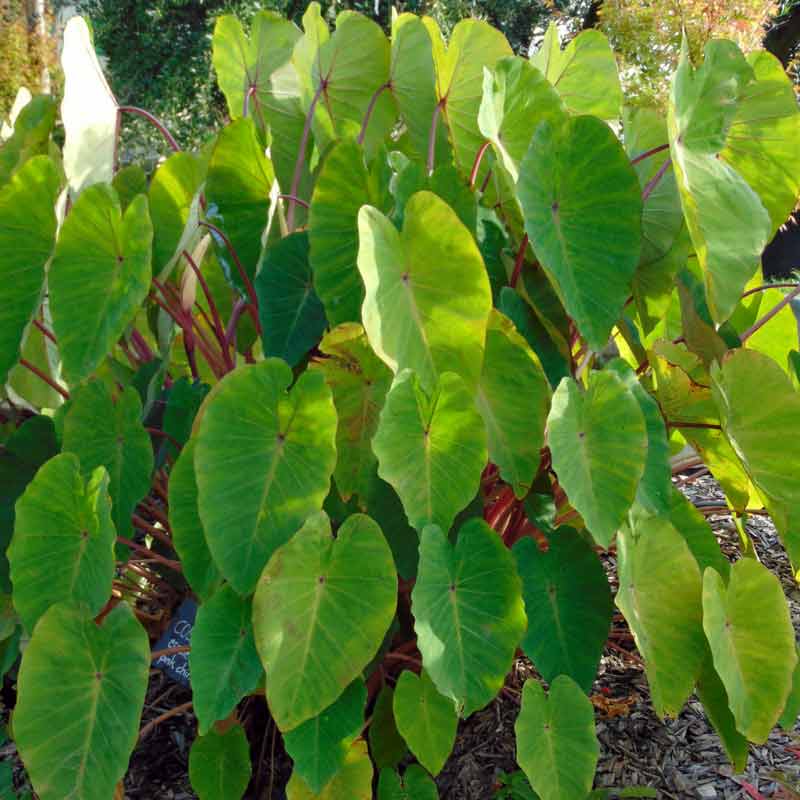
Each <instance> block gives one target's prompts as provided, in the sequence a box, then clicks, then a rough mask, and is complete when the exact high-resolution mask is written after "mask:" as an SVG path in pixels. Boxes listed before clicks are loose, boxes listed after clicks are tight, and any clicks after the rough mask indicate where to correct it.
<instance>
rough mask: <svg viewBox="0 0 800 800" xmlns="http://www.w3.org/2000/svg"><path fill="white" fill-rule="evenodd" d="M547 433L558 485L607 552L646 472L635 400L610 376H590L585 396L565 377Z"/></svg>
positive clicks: (641, 423)
mask: <svg viewBox="0 0 800 800" xmlns="http://www.w3.org/2000/svg"><path fill="white" fill-rule="evenodd" d="M547 431H548V433H547V438H548V444H549V445H550V451H551V454H552V459H553V468H554V469H555V471H556V474H557V475H558V481H559V483H560V484H561V485H562V486H563V487H564V490H565V491H566V493H567V496H568V497H569V500H570V503H572V505H573V506H574V507H575V508H576V509H577V510H578V511H579V512H580V514H581V516H582V517H583V518H584V520H585V521H586V526H587V528H588V529H589V532H590V533H591V534H592V536H593V537H594V539H595V541H596V542H597V543H598V544H599V545H602V546H603V547H608V545H609V544H610V543H611V540H612V539H613V537H614V533H615V532H616V530H617V528H618V527H619V525H620V523H621V522H622V520H623V518H624V517H625V514H626V513H627V511H628V509H629V508H630V507H631V504H632V503H633V500H634V498H635V496H636V491H637V487H638V485H639V480H640V478H641V477H642V474H643V472H644V468H645V459H646V457H647V430H646V427H645V420H644V415H643V414H642V411H641V408H640V407H639V403H638V402H637V400H636V397H635V396H634V395H633V393H632V392H631V391H630V390H629V389H628V388H627V387H626V386H625V384H624V383H623V382H622V380H621V379H620V378H619V377H618V376H617V375H616V374H615V373H614V372H591V373H589V386H588V388H587V389H586V391H585V392H583V391H581V389H580V387H579V386H578V384H577V383H576V382H575V381H574V380H572V379H571V378H564V379H563V380H562V381H561V383H560V384H559V386H558V389H556V391H555V393H554V394H553V402H552V405H551V408H550V416H549V417H548V418H547ZM611 465H613V469H610V468H609V467H610V466H611Z"/></svg>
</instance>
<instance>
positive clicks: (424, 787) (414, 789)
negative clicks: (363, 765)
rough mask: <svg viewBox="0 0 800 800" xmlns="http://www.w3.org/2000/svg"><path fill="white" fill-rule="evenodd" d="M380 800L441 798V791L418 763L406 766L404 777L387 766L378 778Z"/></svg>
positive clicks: (432, 799)
mask: <svg viewBox="0 0 800 800" xmlns="http://www.w3.org/2000/svg"><path fill="white" fill-rule="evenodd" d="M378 800H439V791H438V790H437V788H436V784H435V783H434V782H433V780H432V779H431V776H430V775H428V773H427V772H425V770H424V769H422V767H420V766H419V765H417V764H411V765H409V766H408V767H406V771H405V772H404V773H403V776H402V777H400V775H398V774H397V773H396V772H395V771H394V770H393V769H389V768H388V767H386V768H384V769H382V770H381V772H380V777H379V779H378Z"/></svg>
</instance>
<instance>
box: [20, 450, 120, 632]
mask: <svg viewBox="0 0 800 800" xmlns="http://www.w3.org/2000/svg"><path fill="white" fill-rule="evenodd" d="M80 467H81V465H80V462H79V461H78V458H77V457H76V456H74V455H73V454H71V453H62V454H61V455H58V456H55V458H51V459H50V460H49V461H48V462H47V463H46V464H45V465H44V466H43V467H41V469H40V470H39V471H38V472H37V473H36V476H35V477H34V479H33V480H32V481H31V482H30V483H29V484H28V488H27V489H26V490H25V493H24V494H23V495H22V497H21V498H20V499H19V500H18V501H17V505H16V520H15V522H14V537H13V539H12V540H11V546H10V547H9V549H8V560H9V563H10V565H11V582H12V583H13V585H14V607H15V608H16V609H17V611H18V612H19V615H20V617H21V618H22V621H23V623H24V624H25V627H26V628H27V629H28V631H29V632H31V631H33V629H34V626H35V625H36V621H37V620H38V619H39V617H41V616H42V614H44V613H45V611H47V609H48V608H49V607H50V606H51V605H53V603H58V602H62V601H63V602H71V603H75V604H79V603H84V604H86V606H88V609H89V611H90V612H91V613H92V614H97V613H98V612H99V611H100V609H101V608H102V607H103V605H104V604H105V602H106V600H108V598H109V595H110V594H111V579H112V577H113V575H114V541H115V538H116V537H115V534H114V523H113V522H112V521H111V501H110V499H109V496H108V475H107V473H106V471H105V470H104V469H103V468H102V467H98V468H97V469H96V470H95V471H94V472H93V473H91V475H90V476H89V477H88V479H87V480H84V478H82V477H81V469H80Z"/></svg>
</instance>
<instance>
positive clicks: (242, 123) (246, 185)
mask: <svg viewBox="0 0 800 800" xmlns="http://www.w3.org/2000/svg"><path fill="white" fill-rule="evenodd" d="M274 180H275V173H274V171H273V169H272V163H271V162H270V160H269V159H268V158H267V157H266V156H265V155H264V147H263V145H262V144H261V143H260V142H259V140H258V134H257V133H256V126H255V123H254V122H253V120H252V119H249V118H248V119H239V120H236V121H235V122H232V123H231V124H230V125H228V126H227V127H226V128H223V129H222V130H221V131H220V133H219V136H218V137H217V143H216V145H215V146H214V152H213V153H212V154H211V159H210V161H209V162H208V175H207V176H206V184H205V194H206V199H207V201H208V202H209V203H211V204H213V205H214V206H215V207H216V215H217V216H218V217H219V220H220V221H221V222H220V226H221V227H222V228H223V229H224V230H225V233H226V234H227V236H228V239H230V242H231V244H232V245H233V249H234V250H235V251H236V254H237V256H238V257H239V261H240V262H241V264H242V267H243V268H244V270H245V272H247V274H248V276H249V277H250V278H253V276H254V275H255V274H256V266H257V264H258V260H259V257H260V256H261V237H262V235H263V233H264V229H265V228H266V227H267V214H268V212H269V206H270V190H271V189H272V184H273V182H274ZM219 255H220V258H221V259H223V260H224V261H225V262H226V263H227V265H228V271H229V274H230V276H231V280H232V281H233V283H234V284H235V285H236V286H238V287H239V288H240V289H242V290H243V289H244V286H243V284H242V279H241V276H240V275H239V270H238V268H237V267H236V264H235V262H234V261H233V260H232V257H231V256H230V255H229V254H228V252H227V250H225V249H223V248H220V250H219Z"/></svg>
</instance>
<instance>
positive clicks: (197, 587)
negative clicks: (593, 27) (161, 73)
mask: <svg viewBox="0 0 800 800" xmlns="http://www.w3.org/2000/svg"><path fill="white" fill-rule="evenodd" d="M212 47H213V62H214V66H215V69H216V73H217V80H218V83H219V86H220V88H221V90H222V91H223V93H224V94H225V96H226V98H227V101H228V109H229V114H230V122H229V124H227V125H226V126H225V127H224V128H223V129H222V130H220V131H219V133H218V135H217V136H216V138H215V139H214V140H213V141H212V142H210V143H209V145H208V146H207V147H206V148H204V149H203V150H202V151H201V152H196V153H190V152H184V151H181V150H180V148H179V144H178V143H177V142H176V141H175V140H174V139H173V138H172V137H171V136H170V135H169V133H168V132H167V131H166V130H164V129H163V126H161V125H160V123H159V121H158V120H156V119H154V118H152V117H151V116H150V115H149V114H148V113H147V112H146V111H143V110H141V109H137V108H131V107H120V106H118V105H117V103H116V101H115V99H114V97H113V96H112V95H111V93H110V91H109V89H108V87H107V85H106V83H105V80H104V78H103V74H102V71H101V69H100V66H99V64H98V61H97V58H96V57H95V54H94V51H93V48H92V45H91V38H90V35H89V31H88V28H87V25H86V23H85V22H84V21H83V20H82V19H81V18H80V17H76V18H74V19H72V20H71V21H70V22H69V24H68V26H67V30H66V35H65V45H64V53H63V65H64V72H65V78H66V89H65V98H64V102H63V104H62V106H61V109H60V120H61V124H63V128H64V134H65V143H64V148H63V151H59V149H58V147H57V146H56V145H55V143H54V141H53V138H52V133H53V129H54V125H55V121H56V118H57V116H58V111H57V109H56V108H55V107H54V105H53V103H52V101H51V100H50V99H49V98H47V97H33V98H31V99H30V100H29V102H28V103H27V105H24V107H23V108H22V109H21V110H19V113H18V114H16V116H15V119H14V120H13V122H8V123H7V124H6V127H5V128H4V142H3V143H2V144H1V145H0V277H2V280H0V381H1V383H2V394H3V398H2V406H1V410H2V411H1V413H2V417H0V421H2V428H0V436H2V439H1V441H2V447H0V470H1V471H2V477H0V503H1V505H0V513H1V514H2V526H0V541H1V542H2V556H1V557H0V590H1V591H2V594H0V606H1V607H2V615H1V616H0V636H1V637H2V640H1V641H0V663H1V664H2V669H3V671H4V672H5V673H6V675H7V678H6V679H7V681H9V682H10V683H11V684H13V685H15V686H16V690H17V695H16V696H17V701H16V707H15V708H14V709H13V710H12V712H11V716H10V720H9V731H10V735H11V736H12V738H13V740H14V742H15V743H16V746H17V748H18V751H19V755H20V757H21V759H22V762H23V764H24V766H25V768H26V770H27V772H28V775H29V777H30V781H31V784H32V787H33V789H34V791H35V792H36V794H37V796H38V797H39V798H41V800H64V798H83V799H84V800H110V799H111V798H112V797H114V796H120V795H119V792H121V786H120V784H121V782H122V781H123V779H124V776H125V773H126V769H127V765H128V761H129V758H130V756H131V753H132V751H133V749H134V748H135V746H136V743H137V739H138V737H139V736H140V729H141V715H142V709H143V702H144V698H145V693H146V689H147V684H148V675H149V670H150V665H151V661H152V659H153V658H156V657H158V656H160V655H163V654H164V653H163V651H162V652H161V653H158V654H155V653H154V652H153V641H154V640H155V639H156V638H157V637H158V636H159V635H160V634H161V633H162V632H163V627H159V626H158V625H157V624H156V623H154V620H156V621H157V620H159V619H163V620H168V619H169V617H170V615H172V614H173V613H175V610H176V608H177V607H178V605H179V604H180V603H181V601H182V600H183V599H184V598H186V597H192V598H193V599H194V600H195V601H196V602H197V603H198V604H199V610H198V611H197V616H196V620H195V624H194V631H193V635H192V638H191V644H190V645H185V646H184V645H181V646H178V647H176V648H171V649H170V651H171V652H172V653H173V654H174V653H175V652H178V651H188V652H189V656H188V658H189V666H190V680H191V688H192V706H193V712H194V714H195V716H196V718H197V729H198V736H197V739H196V740H195V742H194V745H193V747H192V752H191V757H190V764H189V769H190V776H191V780H192V784H193V786H194V788H195V791H196V792H197V794H198V796H199V797H200V798H203V800H205V798H213V799H215V800H218V799H219V798H222V797H224V798H225V800H229V799H230V798H238V797H241V796H242V795H243V794H245V793H246V792H248V791H249V792H250V793H251V794H250V796H255V794H254V793H255V792H256V790H257V789H258V788H259V781H258V779H257V778H254V779H252V780H251V770H252V768H251V753H252V754H253V755H254V756H257V755H258V753H259V752H261V751H262V749H263V744H262V741H263V737H264V726H263V717H262V718H261V720H262V722H261V724H260V727H259V724H258V719H259V718H258V717H254V716H253V715H251V714H246V713H241V711H242V709H241V703H242V701H243V700H245V699H246V698H248V697H250V698H251V699H250V700H248V701H247V707H248V708H250V707H253V704H258V703H260V704H261V705H262V706H263V704H264V699H261V698H265V701H266V706H267V707H268V710H269V714H270V715H271V719H272V720H274V726H275V727H274V728H272V730H277V731H278V732H279V733H280V735H281V736H282V741H283V746H284V748H285V750H286V752H287V753H288V755H289V757H290V758H291V760H292V762H293V764H294V767H293V772H292V775H291V779H290V780H289V783H288V786H287V787H286V792H287V796H288V797H289V798H290V800H301V799H306V798H315V797H319V798H326V799H327V800H334V799H335V798H356V799H358V800H360V799H361V798H371V797H375V796H377V797H378V798H381V800H384V799H386V798H412V797H413V798H435V797H436V796H437V788H436V785H435V782H434V778H435V777H436V775H437V774H438V773H439V772H440V771H441V770H442V768H443V766H444V764H445V761H446V760H447V758H448V755H449V754H450V752H451V749H452V747H453V743H454V740H455V736H456V729H457V724H458V720H459V719H465V718H467V717H468V716H469V715H471V714H473V713H474V712H476V711H479V710H480V709H482V708H484V707H485V706H486V705H487V704H489V703H490V702H491V701H492V700H493V698H495V697H496V696H497V695H498V693H499V692H501V691H506V692H509V693H512V694H513V693H514V692H515V689H514V688H513V686H512V687H507V686H506V685H505V684H506V681H507V679H508V676H509V673H510V671H511V668H512V664H513V663H514V660H515V659H516V658H518V657H520V656H521V655H523V654H524V655H525V656H527V658H529V659H530V661H531V662H532V663H533V666H534V667H535V673H534V672H532V671H530V670H529V674H532V675H534V677H529V678H528V680H527V682H526V683H525V684H524V687H522V691H521V698H520V702H521V707H520V711H519V717H518V719H517V723H516V737H517V741H516V748H517V761H518V763H519V766H520V767H521V769H522V771H523V772H524V774H525V776H526V777H527V780H528V782H529V784H530V786H531V787H532V789H533V791H534V792H535V793H536V794H537V795H538V796H539V797H540V798H542V800H583V799H584V798H587V797H589V796H590V793H591V791H592V783H593V776H594V771H595V766H596V762H597V759H598V751H599V746H598V740H597V737H596V734H595V730H594V714H593V710H592V703H591V701H590V698H589V693H590V692H591V689H592V685H593V682H594V680H595V677H596V674H597V668H598V664H599V661H600V657H601V653H602V651H603V649H604V646H605V645H606V642H607V640H608V639H609V635H611V637H612V644H613V645H615V646H617V647H619V645H617V644H616V642H614V641H613V640H614V638H615V637H617V636H618V633H619V632H620V630H621V629H622V628H624V626H625V625H627V628H628V629H629V630H630V632H631V634H632V637H633V640H634V641H635V644H636V647H637V648H638V651H639V653H640V655H641V658H642V660H643V663H644V667H645V670H646V675H647V680H648V682H649V686H650V695H651V698H652V703H653V706H654V708H655V711H656V712H657V714H658V715H660V716H661V717H667V716H669V717H674V716H676V715H677V714H678V713H680V711H681V709H682V708H683V706H684V704H685V703H686V701H687V699H688V698H689V697H690V695H692V693H693V692H696V693H697V696H698V697H699V699H700V701H701V702H702V704H703V706H704V707H705V709H706V712H707V714H708V717H709V720H710V722H711V723H712V724H713V726H714V727H715V728H716V730H717V732H718V733H719V736H720V738H721V740H722V744H723V745H724V747H725V750H726V751H727V753H728V756H729V757H730V759H731V761H732V763H733V765H734V768H735V769H736V770H742V769H743V768H744V765H745V762H746V759H747V752H748V742H755V743H763V742H764V741H765V739H766V738H767V736H768V735H769V733H770V731H771V730H772V729H773V727H774V726H775V725H776V724H777V723H780V724H781V725H783V726H788V727H791V726H792V725H793V724H794V721H795V719H796V717H797V715H798V708H799V707H800V690H799V689H798V687H800V681H799V680H797V679H795V677H794V676H795V669H796V664H797V655H796V648H795V637H794V632H793V628H792V622H791V620H790V616H789V610H788V607H787V601H786V598H785V597H784V593H783V590H782V587H781V584H780V583H779V581H778V579H777V578H776V577H775V576H774V575H773V574H772V573H771V572H770V571H769V570H768V569H767V568H766V567H765V566H764V565H763V564H762V563H761V562H760V561H759V559H758V557H757V554H756V551H755V549H754V544H753V541H752V540H751V537H750V534H749V532H748V528H747V520H748V517H749V516H750V515H753V514H765V513H768V514H769V515H770V516H771V518H772V520H773V521H774V523H775V526H776V527H777V530H778V533H779V535H780V539H781V542H782V543H783V546H784V547H785V548H786V551H787V553H788V558H789V560H790V561H791V564H792V568H793V570H794V571H796V570H798V569H800V511H798V509H800V455H798V453H800V448H798V447H797V442H798V441H800V395H799V394H798V388H797V387H798V380H799V379H800V375H799V373H798V369H800V353H798V351H797V328H796V322H795V319H794V316H793V313H792V308H791V301H792V300H793V299H794V298H795V297H797V296H798V295H799V294H800V287H798V286H797V285H795V284H794V283H788V284H776V285H764V284H763V283H762V282H761V281H760V278H759V273H758V265H759V256H760V253H761V251H762V250H763V248H764V246H765V245H766V244H767V242H768V241H769V240H770V239H771V237H772V235H773V234H774V232H775V231H776V230H777V228H778V227H779V225H780V224H781V223H782V222H783V220H784V219H785V218H786V217H787V216H788V214H789V213H790V212H791V211H792V209H793V208H794V205H795V203H796V201H797V197H798V191H799V190H800V186H799V185H798V181H799V180H800V173H798V170H797V164H798V163H800V114H799V113H798V109H797V103H796V100H795V97H794V94H793V92H792V87H791V84H790V82H789V80H788V79H787V78H786V76H785V75H784V74H783V72H782V70H781V67H780V65H779V64H778V62H777V61H775V59H774V58H772V56H770V55H768V54H767V53H762V52H757V53H751V54H749V55H748V56H744V55H743V54H742V53H741V52H740V51H739V50H738V49H737V48H736V46H735V45H733V44H732V43H730V42H726V41H714V42H711V43H710V44H709V45H708V46H707V48H706V51H705V56H704V58H703V60H702V62H701V63H698V64H692V63H691V62H690V60H689V57H688V55H687V54H686V53H684V55H683V57H682V59H681V62H680V65H679V67H678V69H677V71H676V73H675V75H674V76H673V78H672V88H671V94H670V98H669V107H668V109H667V111H666V114H665V115H664V114H661V113H660V112H659V111H657V110H655V109H649V108H635V109H634V108H631V107H629V106H627V105H626V104H625V98H624V96H623V93H622V90H621V88H620V81H619V78H618V75H617V70H616V65H615V61H614V56H613V54H612V52H611V50H610V48H609V45H608V43H607V42H606V40H605V39H604V38H603V36H602V35H601V34H599V33H597V32H595V31H588V32H584V33H581V34H580V35H579V36H578V37H577V38H575V39H574V40H573V41H572V42H570V43H569V45H568V46H567V47H566V49H563V50H562V49H561V45H560V43H559V41H558V36H557V34H556V32H555V30H554V29H553V30H551V32H550V33H549V34H548V36H547V37H546V39H545V43H544V46H543V49H542V50H541V51H540V52H538V53H536V54H535V55H534V56H533V57H532V58H531V59H530V60H526V59H523V58H519V57H516V56H513V55H512V53H511V49H510V47H509V46H508V43H507V42H506V40H505V38H504V37H503V35H502V34H501V33H500V32H499V31H497V30H494V29H493V28H491V27H490V26H489V25H487V24H486V23H484V22H480V21H477V20H465V21H462V22H461V23H459V24H458V25H457V26H456V28H455V29H454V31H453V32H452V35H451V36H450V38H449V41H447V42H445V41H444V39H443V37H442V36H441V34H440V33H439V31H438V30H437V29H436V26H435V24H434V23H433V22H432V21H431V20H430V19H427V18H419V17H416V16H413V15H411V14H401V15H399V16H397V17H396V18H395V19H394V20H393V23H392V30H391V35H390V36H387V35H386V34H385V33H384V31H382V30H381V29H380V27H378V26H377V25H376V24H374V23H373V22H371V21H370V20H368V19H367V18H365V17H363V16H360V15H359V14H355V13H352V12H349V11H345V12H342V13H341V14H340V15H339V17H338V19H337V21H336V26H335V29H334V30H329V28H328V26H327V24H326V23H325V22H324V20H323V19H322V17H321V15H320V9H319V7H318V6H317V5H316V4H314V3H312V4H311V5H310V6H309V8H308V10H307V12H306V14H305V17H304V19H303V28H302V30H301V29H299V28H298V27H296V26H295V25H294V24H293V23H292V22H289V21H287V20H285V19H282V18H281V17H279V16H277V15H275V14H273V13H271V12H267V11H263V12H261V13H259V14H257V15H256V16H255V18H254V20H253V23H252V26H251V28H250V30H249V32H248V33H245V32H244V31H243V29H242V27H241V26H240V24H239V22H238V21H236V20H235V19H234V18H232V17H222V18H221V19H220V20H219V22H218V24H217V28H216V31H215V33H214V37H213V42H212ZM131 113H134V114H139V115H143V116H145V117H147V118H148V119H150V120H151V122H153V124H155V125H157V126H158V127H159V128H161V130H162V132H163V133H164V136H165V138H166V141H167V144H168V145H169V147H170V149H171V150H173V151H174V152H172V153H171V154H170V155H169V156H168V157H167V158H165V159H163V160H162V161H161V162H160V164H159V166H158V168H157V169H156V170H155V173H154V174H152V175H146V174H145V172H143V171H142V169H140V168H139V167H138V166H137V165H136V164H133V163H125V164H124V165H123V161H125V159H124V155H125V154H124V153H120V152H119V150H118V146H117V140H118V135H119V127H120V124H124V121H125V119H126V118H127V117H128V116H129V115H130V114H131ZM687 445H690V446H691V448H692V449H691V450H687V449H686V446H687ZM686 452H690V453H691V456H689V457H688V458H687V457H686V456H685V453H686ZM679 453H684V455H680V456H679V455H678V454H679ZM700 465H704V466H705V467H706V468H707V469H708V471H710V472H711V473H712V474H713V476H714V477H715V478H716V479H717V480H718V482H719V484H720V485H721V487H722V490H723V491H724V493H725V498H726V500H725V503H721V504H722V505H723V506H727V508H723V510H727V511H729V512H730V513H731V514H732V515H733V518H734V520H735V522H736V530H737V531H738V539H736V540H735V541H733V542H727V545H729V546H727V547H726V549H725V553H723V551H722V550H721V549H720V546H719V543H718V541H717V539H716V538H715V536H714V534H713V533H712V531H711V529H710V527H709V526H708V524H707V523H706V521H705V519H704V517H703V516H702V515H701V514H700V513H699V512H698V511H697V510H696V509H695V508H694V507H693V506H692V505H691V504H690V503H689V501H688V500H686V499H685V498H684V496H683V495H682V494H681V493H680V492H679V491H678V490H677V489H676V487H675V483H674V481H673V473H675V474H677V473H678V472H680V471H685V469H686V468H687V467H688V466H694V467H698V466H700ZM717 510H720V509H717ZM734 538H735V537H734ZM734 550H735V551H736V553H735V555H734V556H733V557H731V555H730V554H731V552H732V551H734ZM615 607H616V609H617V610H616V611H615ZM612 621H614V626H613V630H611V629H612ZM610 631H611V634H610ZM412 761H413V762H415V763H412ZM259 763H260V762H259ZM248 783H250V784H251V788H250V789H249V790H248V788H247V787H248ZM262 791H263V788H262Z"/></svg>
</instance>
